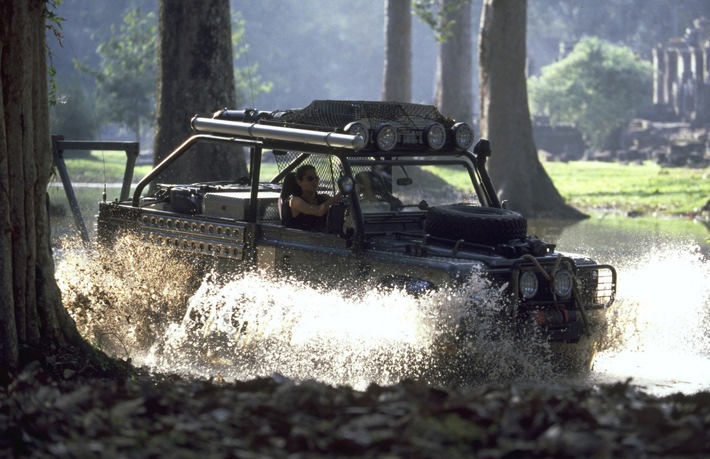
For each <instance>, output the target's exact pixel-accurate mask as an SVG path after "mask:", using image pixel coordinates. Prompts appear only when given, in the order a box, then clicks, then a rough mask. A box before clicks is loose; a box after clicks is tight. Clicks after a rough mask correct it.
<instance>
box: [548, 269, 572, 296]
mask: <svg viewBox="0 0 710 459" xmlns="http://www.w3.org/2000/svg"><path fill="white" fill-rule="evenodd" d="M573 282H574V277H572V273H571V272H569V271H567V270H566V269H560V270H558V271H557V272H556V273H555V278H554V279H553V280H552V288H553V290H554V291H555V295H557V296H559V297H562V298H566V297H568V296H569V295H570V293H572V284H573Z"/></svg>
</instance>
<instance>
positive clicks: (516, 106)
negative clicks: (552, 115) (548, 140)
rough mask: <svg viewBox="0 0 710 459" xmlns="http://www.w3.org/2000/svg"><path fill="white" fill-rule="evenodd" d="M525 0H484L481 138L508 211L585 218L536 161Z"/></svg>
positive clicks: (538, 216)
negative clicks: (488, 149) (487, 147)
mask: <svg viewBox="0 0 710 459" xmlns="http://www.w3.org/2000/svg"><path fill="white" fill-rule="evenodd" d="M526 20H527V2H526V0H484V4H483V16H482V18H481V31H480V36H479V41H478V43H479V68H480V84H481V137H483V138H487V139H488V140H490V141H491V145H492V148H493V155H492V157H491V159H490V162H489V172H490V175H491V177H492V179H493V182H494V183H495V185H496V186H497V188H498V192H499V194H500V198H501V200H507V202H508V204H507V207H508V208H509V209H511V210H515V211H518V212H521V213H522V214H524V215H525V216H527V217H529V218H562V219H583V218H585V217H586V216H585V215H584V214H583V213H581V212H580V211H578V210H577V209H574V208H573V207H570V206H568V205H567V204H565V202H564V199H562V197H561V196H560V194H559V192H558V191H557V189H556V188H555V186H554V185H553V183H552V180H550V177H549V176H548V175H547V172H545V169H544V168H543V167H542V164H541V163H540V161H539V160H538V157H537V149H536V147H535V143H534V141H533V134H532V123H531V121H530V109H529V107H528V95H527V85H526V75H525V58H526V49H525V33H526V30H525V29H526Z"/></svg>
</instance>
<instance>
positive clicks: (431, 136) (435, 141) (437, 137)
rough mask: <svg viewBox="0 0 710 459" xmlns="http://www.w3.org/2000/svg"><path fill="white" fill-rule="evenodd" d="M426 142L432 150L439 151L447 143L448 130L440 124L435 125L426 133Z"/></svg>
mask: <svg viewBox="0 0 710 459" xmlns="http://www.w3.org/2000/svg"><path fill="white" fill-rule="evenodd" d="M424 142H426V144H427V146H428V147H429V148H430V149H431V150H434V151H436V150H439V149H441V147H443V146H444V143H445V142H446V130H445V129H444V126H442V125H441V124H439V123H433V124H432V125H430V126H429V127H428V128H427V129H426V131H424Z"/></svg>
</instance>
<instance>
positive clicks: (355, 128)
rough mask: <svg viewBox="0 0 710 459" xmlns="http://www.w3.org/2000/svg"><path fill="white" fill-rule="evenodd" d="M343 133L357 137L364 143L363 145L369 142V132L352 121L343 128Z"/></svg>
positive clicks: (360, 124)
mask: <svg viewBox="0 0 710 459" xmlns="http://www.w3.org/2000/svg"><path fill="white" fill-rule="evenodd" d="M345 133H346V134H350V135H359V136H360V137H362V140H364V141H365V145H367V144H368V143H369V142H370V130H369V129H368V128H367V126H365V125H364V124H362V123H361V122H359V121H353V122H352V123H350V124H348V125H347V126H345Z"/></svg>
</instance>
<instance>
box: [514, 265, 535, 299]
mask: <svg viewBox="0 0 710 459" xmlns="http://www.w3.org/2000/svg"><path fill="white" fill-rule="evenodd" d="M518 285H519V286H520V294H521V295H523V298H526V299H527V298H532V297H534V296H535V294H536V293H537V287H538V284H537V276H535V273H533V272H532V271H525V272H523V274H521V275H520V279H519V281H518Z"/></svg>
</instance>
